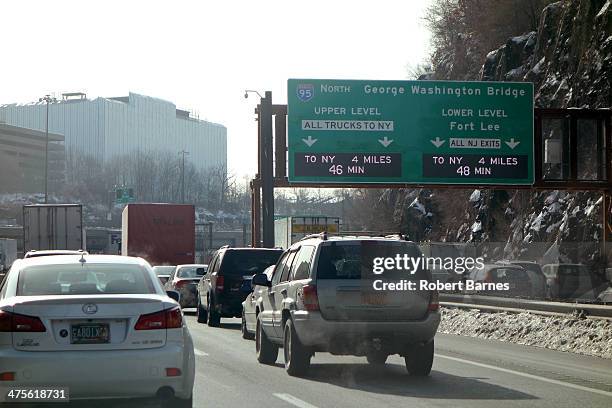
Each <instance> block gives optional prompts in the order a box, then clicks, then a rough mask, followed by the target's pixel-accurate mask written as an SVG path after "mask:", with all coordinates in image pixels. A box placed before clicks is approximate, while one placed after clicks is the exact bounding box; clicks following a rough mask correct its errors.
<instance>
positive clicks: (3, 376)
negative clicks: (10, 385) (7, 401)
mask: <svg viewBox="0 0 612 408" xmlns="http://www.w3.org/2000/svg"><path fill="white" fill-rule="evenodd" d="M0 381H15V373H14V372H12V371H9V372H6V373H0Z"/></svg>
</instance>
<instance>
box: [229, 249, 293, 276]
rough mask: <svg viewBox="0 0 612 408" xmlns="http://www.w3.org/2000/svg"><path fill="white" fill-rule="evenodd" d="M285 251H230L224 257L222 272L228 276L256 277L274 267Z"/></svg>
mask: <svg viewBox="0 0 612 408" xmlns="http://www.w3.org/2000/svg"><path fill="white" fill-rule="evenodd" d="M282 253H283V251H281V250H278V251H275V250H245V251H240V250H230V251H228V252H226V253H225V255H224V256H223V264H222V270H223V274H226V275H255V274H256V273H261V272H263V271H264V270H265V269H266V268H267V267H268V266H270V265H274V264H275V263H276V262H277V261H278V258H279V257H280V255H281V254H282Z"/></svg>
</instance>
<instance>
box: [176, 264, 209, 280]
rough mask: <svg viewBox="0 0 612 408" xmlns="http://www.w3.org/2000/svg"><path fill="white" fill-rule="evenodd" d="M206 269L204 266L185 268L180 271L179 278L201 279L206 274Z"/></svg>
mask: <svg viewBox="0 0 612 408" xmlns="http://www.w3.org/2000/svg"><path fill="white" fill-rule="evenodd" d="M206 269H207V268H205V267H203V266H184V267H182V268H181V269H179V270H178V272H177V275H178V277H179V278H200V277H202V276H204V275H205V274H206Z"/></svg>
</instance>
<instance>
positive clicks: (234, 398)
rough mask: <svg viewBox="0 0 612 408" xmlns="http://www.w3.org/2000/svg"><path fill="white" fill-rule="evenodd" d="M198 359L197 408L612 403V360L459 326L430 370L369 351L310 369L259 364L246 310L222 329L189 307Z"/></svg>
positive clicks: (326, 358) (327, 359)
mask: <svg viewBox="0 0 612 408" xmlns="http://www.w3.org/2000/svg"><path fill="white" fill-rule="evenodd" d="M187 319H188V323H189V327H190V330H191V333H192V335H193V337H194V341H195V347H196V350H197V351H196V353H197V354H198V355H197V356H196V358H197V362H196V370H197V374H196V386H195V394H194V406H196V407H242V406H245V405H248V406H255V407H259V406H265V407H279V408H283V407H284V408H288V407H302V408H312V407H319V408H322V407H351V408H352V407H402V408H405V407H453V408H456V407H470V408H474V407H491V406H495V408H503V407H534V406H537V407H555V408H559V407H578V406H582V407H587V406H588V407H606V408H607V407H610V406H612V361H609V360H604V359H599V358H594V357H586V356H580V355H576V354H570V353H562V352H557V351H551V350H546V349H540V348H535V347H527V346H520V345H515V344H508V343H503V342H496V341H487V340H482V339H474V338H468V337H461V336H453V335H443V334H441V335H439V336H438V337H437V338H436V359H435V362H434V367H433V371H432V374H431V376H430V377H429V378H414V377H410V376H409V375H408V374H407V372H406V369H405V367H404V361H403V359H402V358H400V357H399V356H392V357H390V358H389V360H388V361H387V365H386V366H384V367H380V368H375V367H371V366H369V365H368V363H367V362H366V359H365V357H347V356H332V355H331V354H327V353H318V354H317V355H316V356H315V357H314V359H313V360H312V362H313V365H312V368H311V371H310V373H309V375H308V376H307V377H305V378H294V377H290V376H288V375H287V374H286V373H285V371H284V368H283V366H282V364H281V362H282V353H279V358H278V360H277V363H276V366H266V365H262V364H259V363H258V362H257V360H256V359H255V342H254V341H248V340H243V339H242V338H241V336H240V321H239V319H223V320H222V324H221V327H220V328H210V327H208V326H206V325H203V324H198V323H197V322H196V320H195V317H194V316H187Z"/></svg>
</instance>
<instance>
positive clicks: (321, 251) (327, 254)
mask: <svg viewBox="0 0 612 408" xmlns="http://www.w3.org/2000/svg"><path fill="white" fill-rule="evenodd" d="M404 254H406V255H408V256H410V257H415V258H416V257H420V256H421V251H420V250H419V248H418V246H417V245H416V244H414V243H412V242H408V241H403V240H399V239H390V238H356V237H344V238H340V237H334V238H327V235H326V234H320V235H317V236H310V237H307V238H305V239H303V240H301V241H299V242H297V243H295V244H294V245H292V246H291V247H290V248H289V249H288V250H287V251H286V252H285V253H284V254H283V255H282V257H281V258H280V260H279V261H278V263H277V264H276V266H275V268H274V272H273V276H272V279H271V280H270V279H269V278H268V276H267V275H266V274H264V273H260V274H257V275H255V276H253V279H252V284H253V285H257V286H262V287H266V289H265V290H263V291H262V292H261V294H260V296H259V297H258V298H257V299H256V306H255V308H256V311H255V313H256V315H257V323H256V331H255V333H256V334H255V349H256V354H257V360H258V361H259V362H260V363H264V364H273V363H275V362H276V359H277V356H278V350H279V347H282V348H283V356H284V362H285V370H286V371H287V373H288V374H289V375H293V376H297V375H302V374H304V373H305V372H306V371H307V370H308V368H309V367H310V360H311V358H312V356H313V355H314V354H315V353H316V352H330V353H332V354H336V355H356V356H366V357H367V360H368V362H369V363H371V364H373V365H381V364H384V363H385V362H386V360H387V357H388V356H389V355H391V354H399V355H401V356H403V357H404V361H405V364H406V368H407V369H408V372H409V373H410V374H412V375H428V374H429V373H430V371H431V366H432V363H433V356H434V335H435V333H436V331H437V329H438V325H439V323H440V313H439V310H438V309H439V304H438V293H437V292H436V291H429V290H421V289H419V288H418V287H417V288H416V289H415V290H401V291H400V290H382V291H381V290H375V289H374V287H373V285H374V282H375V281H376V280H383V281H388V282H397V281H400V280H402V279H405V280H414V281H415V282H417V285H418V282H420V281H425V283H428V282H432V279H431V274H430V273H429V271H427V270H424V269H417V270H416V271H415V273H414V274H411V273H407V272H406V271H398V270H396V271H386V272H385V273H384V275H374V274H373V272H372V271H373V268H372V266H373V259H374V258H376V257H395V256H396V255H399V256H403V255H404Z"/></svg>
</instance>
